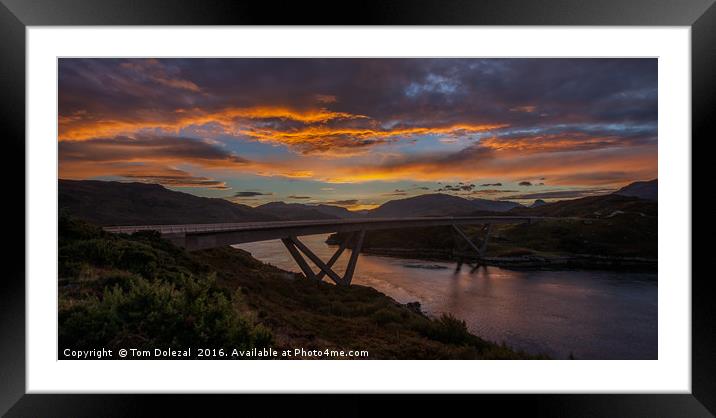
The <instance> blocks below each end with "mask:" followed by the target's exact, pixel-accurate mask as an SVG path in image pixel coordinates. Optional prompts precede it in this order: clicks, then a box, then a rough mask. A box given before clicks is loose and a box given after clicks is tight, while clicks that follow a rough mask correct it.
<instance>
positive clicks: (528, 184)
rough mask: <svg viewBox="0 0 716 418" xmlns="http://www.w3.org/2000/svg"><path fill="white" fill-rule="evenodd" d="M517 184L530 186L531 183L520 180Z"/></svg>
mask: <svg viewBox="0 0 716 418" xmlns="http://www.w3.org/2000/svg"><path fill="white" fill-rule="evenodd" d="M519 185H520V186H531V185H532V183H530V182H529V181H521V182H520V184H519Z"/></svg>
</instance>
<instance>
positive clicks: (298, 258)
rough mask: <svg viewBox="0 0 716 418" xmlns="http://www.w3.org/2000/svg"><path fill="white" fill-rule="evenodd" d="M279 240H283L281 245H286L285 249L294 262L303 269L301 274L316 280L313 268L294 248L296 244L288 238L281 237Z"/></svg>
mask: <svg viewBox="0 0 716 418" xmlns="http://www.w3.org/2000/svg"><path fill="white" fill-rule="evenodd" d="M281 242H283V245H285V246H286V249H287V250H288V252H289V254H291V257H293V260H294V261H295V262H296V264H298V267H300V268H301V271H303V274H304V275H305V276H306V278H307V279H309V280H318V279H317V278H316V275H315V274H314V273H313V270H311V267H310V266H309V265H308V263H306V260H304V258H303V257H302V256H301V253H299V252H298V250H297V249H296V246H295V245H293V241H291V240H290V239H288V238H282V239H281Z"/></svg>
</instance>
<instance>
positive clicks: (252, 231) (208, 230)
mask: <svg viewBox="0 0 716 418" xmlns="http://www.w3.org/2000/svg"><path fill="white" fill-rule="evenodd" d="M543 219H549V218H544V217H525V216H468V217H419V218H372V219H327V220H306V221H270V222H241V223H219V224H187V225H137V226H111V227H105V228H104V230H105V231H108V232H113V233H126V234H131V233H134V232H138V231H148V230H149V231H159V233H161V234H162V235H163V236H164V237H166V238H167V239H170V240H172V241H174V242H175V243H176V244H178V245H181V246H183V247H185V248H187V249H188V250H199V249H206V248H213V247H219V246H225V245H232V244H241V243H246V242H255V241H265V240H271V239H281V238H287V237H291V236H302V235H316V234H325V233H333V232H354V231H371V230H380V229H396V228H415V227H427V226H450V225H469V224H488V223H489V224H492V223H522V222H532V221H537V220H543Z"/></svg>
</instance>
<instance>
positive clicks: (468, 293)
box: [236, 235, 658, 359]
mask: <svg viewBox="0 0 716 418" xmlns="http://www.w3.org/2000/svg"><path fill="white" fill-rule="evenodd" d="M326 237H327V235H313V236H306V237H302V238H301V240H302V241H303V242H304V243H305V244H306V245H308V247H309V248H311V249H312V250H313V251H314V252H315V253H316V254H317V255H318V256H320V257H321V258H322V259H323V260H328V259H329V258H330V256H331V255H333V252H334V251H335V249H336V248H337V247H335V246H329V245H327V244H325V240H326ZM236 247H238V248H242V249H244V250H246V251H249V252H251V254H253V256H254V257H256V258H258V259H259V260H262V261H264V262H267V263H270V264H273V265H275V266H277V267H280V268H282V269H285V270H289V271H300V269H299V268H298V267H297V266H296V265H295V263H294V261H293V259H292V258H291V257H290V255H289V254H288V252H287V251H286V249H285V247H284V246H283V244H282V243H281V242H280V241H263V242H255V243H250V244H241V245H237V246H236ZM349 254H350V250H346V252H345V253H344V254H343V255H342V256H341V258H340V260H339V261H338V262H337V263H336V266H334V269H335V270H336V271H337V272H338V273H339V274H342V272H343V271H344V269H345V265H346V263H347V262H348V257H349ZM455 266H456V264H455V263H443V262H433V261H424V260H411V259H400V258H392V257H380V256H372V255H365V254H361V255H360V256H359V260H358V265H357V268H356V272H355V276H354V277H353V283H354V284H361V285H366V286H371V287H373V288H375V289H377V290H379V291H381V292H383V293H385V294H386V295H388V296H390V297H392V298H393V299H395V300H397V301H399V302H401V303H407V302H413V301H419V302H420V304H421V305H422V308H423V310H424V311H426V312H428V313H429V314H431V315H439V314H441V313H452V314H453V315H455V316H456V317H458V318H460V319H463V320H465V322H466V323H467V326H468V328H469V329H470V331H471V332H473V333H474V334H476V335H479V336H481V337H483V338H485V339H488V340H492V341H496V342H502V341H504V342H505V343H507V344H508V345H510V346H511V347H514V348H518V349H523V350H525V351H527V352H530V353H545V354H548V355H550V356H551V357H553V358H558V359H564V358H567V357H568V356H569V355H570V353H571V354H572V355H574V356H575V357H576V358H579V359H656V358H657V356H658V346H657V282H656V274H650V273H621V272H603V271H512V270H506V269H501V268H498V267H487V268H480V269H479V270H478V271H476V272H475V273H472V274H471V273H470V270H471V268H470V267H469V266H467V265H465V266H463V268H462V271H461V272H460V273H457V274H455ZM316 270H317V269H316ZM325 280H330V279H325Z"/></svg>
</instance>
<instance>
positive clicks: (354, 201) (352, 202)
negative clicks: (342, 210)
mask: <svg viewBox="0 0 716 418" xmlns="http://www.w3.org/2000/svg"><path fill="white" fill-rule="evenodd" d="M321 203H322V204H324V205H336V206H352V205H355V204H357V203H358V199H346V200H329V201H327V202H321Z"/></svg>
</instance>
